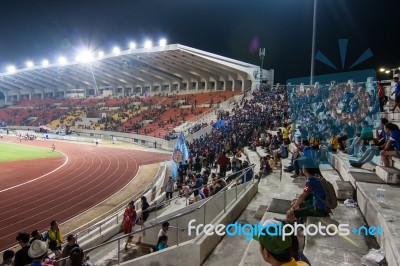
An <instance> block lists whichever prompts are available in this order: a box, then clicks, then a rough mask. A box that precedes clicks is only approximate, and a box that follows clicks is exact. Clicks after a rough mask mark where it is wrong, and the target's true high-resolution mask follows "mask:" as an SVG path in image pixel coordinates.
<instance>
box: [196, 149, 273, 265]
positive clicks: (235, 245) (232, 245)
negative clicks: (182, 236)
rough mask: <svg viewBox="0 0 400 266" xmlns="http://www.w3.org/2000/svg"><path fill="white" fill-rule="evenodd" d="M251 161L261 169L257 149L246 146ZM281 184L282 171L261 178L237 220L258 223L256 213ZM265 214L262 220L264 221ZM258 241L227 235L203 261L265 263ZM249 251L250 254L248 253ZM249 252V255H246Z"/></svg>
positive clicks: (216, 263)
mask: <svg viewBox="0 0 400 266" xmlns="http://www.w3.org/2000/svg"><path fill="white" fill-rule="evenodd" d="M245 154H246V155H247V157H248V159H249V161H250V163H251V164H252V163H254V164H255V165H256V166H255V172H256V173H257V171H259V169H260V157H259V155H258V154H257V152H255V151H251V150H249V149H248V148H245ZM279 184H280V171H274V172H273V173H272V174H270V175H268V176H267V177H264V178H261V180H260V183H259V187H258V193H257V194H256V196H255V197H254V198H253V200H252V201H251V203H250V204H249V205H248V206H247V207H246V209H245V210H244V211H243V213H242V214H241V215H240V217H239V218H238V219H237V222H238V223H240V224H244V223H249V224H256V223H257V222H259V218H257V217H256V213H257V211H258V210H259V208H260V206H261V205H267V206H268V205H269V204H270V202H271V201H272V195H274V193H275V191H277V189H278V186H279ZM265 217H266V216H265V215H264V216H263V219H262V220H261V221H264V219H265ZM258 245H259V244H258V242H256V241H254V240H250V241H247V240H246V239H245V237H243V236H233V237H232V236H225V237H224V238H223V239H222V240H221V242H220V243H219V244H218V246H217V247H216V248H215V249H214V251H213V252H212V254H211V255H210V256H209V257H208V258H207V260H206V261H205V262H204V263H203V265H206V266H216V265H238V262H239V261H241V260H242V261H244V263H243V264H240V265H265V262H264V261H263V259H262V257H261V255H260V253H259V246H258ZM247 252H249V254H247ZM246 254H247V255H246Z"/></svg>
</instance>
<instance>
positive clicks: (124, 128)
mask: <svg viewBox="0 0 400 266" xmlns="http://www.w3.org/2000/svg"><path fill="white" fill-rule="evenodd" d="M238 93H240V91H235V92H232V91H213V92H206V93H197V94H168V93H160V94H158V95H155V96H141V97H139V96H134V97H128V96H125V97H118V98H110V97H105V98H87V99H53V98H52V99H32V100H20V101H16V102H14V103H13V105H12V106H10V107H6V108H1V109H0V125H1V126H7V125H9V126H12V125H17V126H37V127H39V126H46V125H47V126H48V127H52V128H54V127H59V126H71V127H72V128H78V129H79V128H80V129H92V130H110V131H121V132H132V133H139V134H145V135H151V136H155V137H165V136H166V135H169V138H171V134H169V133H173V129H174V128H175V127H177V126H179V125H181V124H182V123H184V122H186V121H188V120H192V119H196V117H198V116H199V115H202V114H205V113H207V112H209V111H211V109H212V108H215V107H216V106H217V105H219V104H220V103H221V102H224V101H226V100H227V99H229V98H230V97H232V96H234V95H235V94H238ZM88 113H92V117H96V116H97V117H99V116H100V115H101V114H104V113H105V114H106V116H105V117H104V116H103V118H101V119H99V118H93V119H90V121H91V122H90V121H89V122H83V118H86V116H87V114H88ZM195 130H198V125H197V126H196V129H192V130H191V131H192V132H194V131H195ZM172 135H173V134H172Z"/></svg>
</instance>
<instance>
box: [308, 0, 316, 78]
mask: <svg viewBox="0 0 400 266" xmlns="http://www.w3.org/2000/svg"><path fill="white" fill-rule="evenodd" d="M316 28H317V0H314V12H313V30H312V44H311V73H310V85H313V83H314V61H315V35H316V33H315V32H316Z"/></svg>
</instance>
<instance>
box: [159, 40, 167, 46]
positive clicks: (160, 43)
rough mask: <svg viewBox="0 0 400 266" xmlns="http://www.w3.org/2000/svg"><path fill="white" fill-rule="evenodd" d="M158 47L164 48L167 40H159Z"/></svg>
mask: <svg viewBox="0 0 400 266" xmlns="http://www.w3.org/2000/svg"><path fill="white" fill-rule="evenodd" d="M159 45H160V46H165V45H167V40H166V39H161V40H160V42H159Z"/></svg>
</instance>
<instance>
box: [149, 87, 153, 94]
mask: <svg viewBox="0 0 400 266" xmlns="http://www.w3.org/2000/svg"><path fill="white" fill-rule="evenodd" d="M149 88H150V93H149V94H150V95H151V93H152V88H153V86H151V85H150V86H149Z"/></svg>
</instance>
